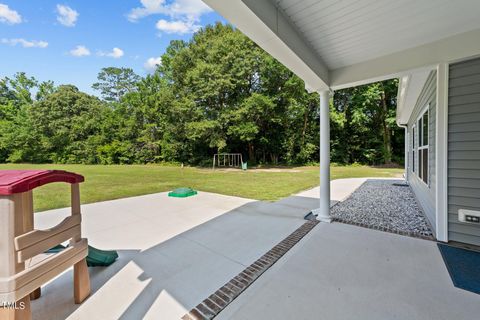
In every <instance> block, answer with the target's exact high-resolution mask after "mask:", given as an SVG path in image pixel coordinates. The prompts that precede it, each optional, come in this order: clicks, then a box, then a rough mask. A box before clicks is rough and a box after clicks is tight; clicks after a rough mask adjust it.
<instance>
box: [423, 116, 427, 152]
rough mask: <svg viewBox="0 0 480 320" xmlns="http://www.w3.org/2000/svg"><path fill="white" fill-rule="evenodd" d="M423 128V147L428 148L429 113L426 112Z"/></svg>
mask: <svg viewBox="0 0 480 320" xmlns="http://www.w3.org/2000/svg"><path fill="white" fill-rule="evenodd" d="M422 124H423V127H422V131H423V139H422V142H423V144H422V146H426V145H428V112H425V114H424V115H423V123H422Z"/></svg>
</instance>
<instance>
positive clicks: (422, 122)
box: [414, 106, 429, 185]
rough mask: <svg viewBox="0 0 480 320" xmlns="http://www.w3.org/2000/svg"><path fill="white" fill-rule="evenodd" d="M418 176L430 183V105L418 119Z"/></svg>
mask: <svg viewBox="0 0 480 320" xmlns="http://www.w3.org/2000/svg"><path fill="white" fill-rule="evenodd" d="M417 143H418V146H417V155H418V156H417V157H418V165H417V171H414V172H416V173H417V175H418V177H419V178H420V179H422V181H423V182H425V183H426V184H427V185H428V162H429V161H428V106H427V108H426V109H425V111H424V112H423V113H422V114H421V116H420V117H419V118H418V121H417Z"/></svg>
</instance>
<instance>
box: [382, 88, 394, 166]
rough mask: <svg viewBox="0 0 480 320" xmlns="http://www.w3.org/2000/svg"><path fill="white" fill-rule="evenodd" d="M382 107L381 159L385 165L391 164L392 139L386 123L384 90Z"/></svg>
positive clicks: (386, 109)
mask: <svg viewBox="0 0 480 320" xmlns="http://www.w3.org/2000/svg"><path fill="white" fill-rule="evenodd" d="M382 107H383V117H382V129H383V130H382V131H383V150H384V151H383V159H384V162H385V164H390V163H392V143H391V141H392V137H391V132H390V127H389V125H388V123H387V116H388V107H387V97H386V94H385V90H383V92H382Z"/></svg>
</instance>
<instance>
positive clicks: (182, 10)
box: [127, 0, 212, 34]
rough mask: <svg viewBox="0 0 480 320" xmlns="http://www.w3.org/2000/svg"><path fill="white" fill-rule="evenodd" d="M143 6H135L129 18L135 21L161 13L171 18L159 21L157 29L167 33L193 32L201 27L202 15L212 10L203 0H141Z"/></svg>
mask: <svg viewBox="0 0 480 320" xmlns="http://www.w3.org/2000/svg"><path fill="white" fill-rule="evenodd" d="M140 2H141V3H142V7H139V8H134V9H132V10H131V11H130V13H129V14H128V15H127V18H128V20H130V21H132V22H135V21H137V20H139V19H141V18H143V17H146V16H149V15H153V14H161V15H164V16H167V17H169V18H170V19H169V20H165V19H161V20H159V21H158V22H157V29H158V30H160V31H164V32H167V33H180V34H184V33H192V32H195V31H197V30H198V29H199V28H200V25H199V24H198V22H199V21H200V17H201V16H202V15H203V14H205V13H208V12H210V11H212V9H210V7H208V6H207V5H206V4H205V3H204V2H203V1H202V0H173V1H171V2H170V3H167V1H166V0H141V1H140Z"/></svg>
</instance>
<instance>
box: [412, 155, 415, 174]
mask: <svg viewBox="0 0 480 320" xmlns="http://www.w3.org/2000/svg"><path fill="white" fill-rule="evenodd" d="M412 171H413V172H415V151H413V159H412Z"/></svg>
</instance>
